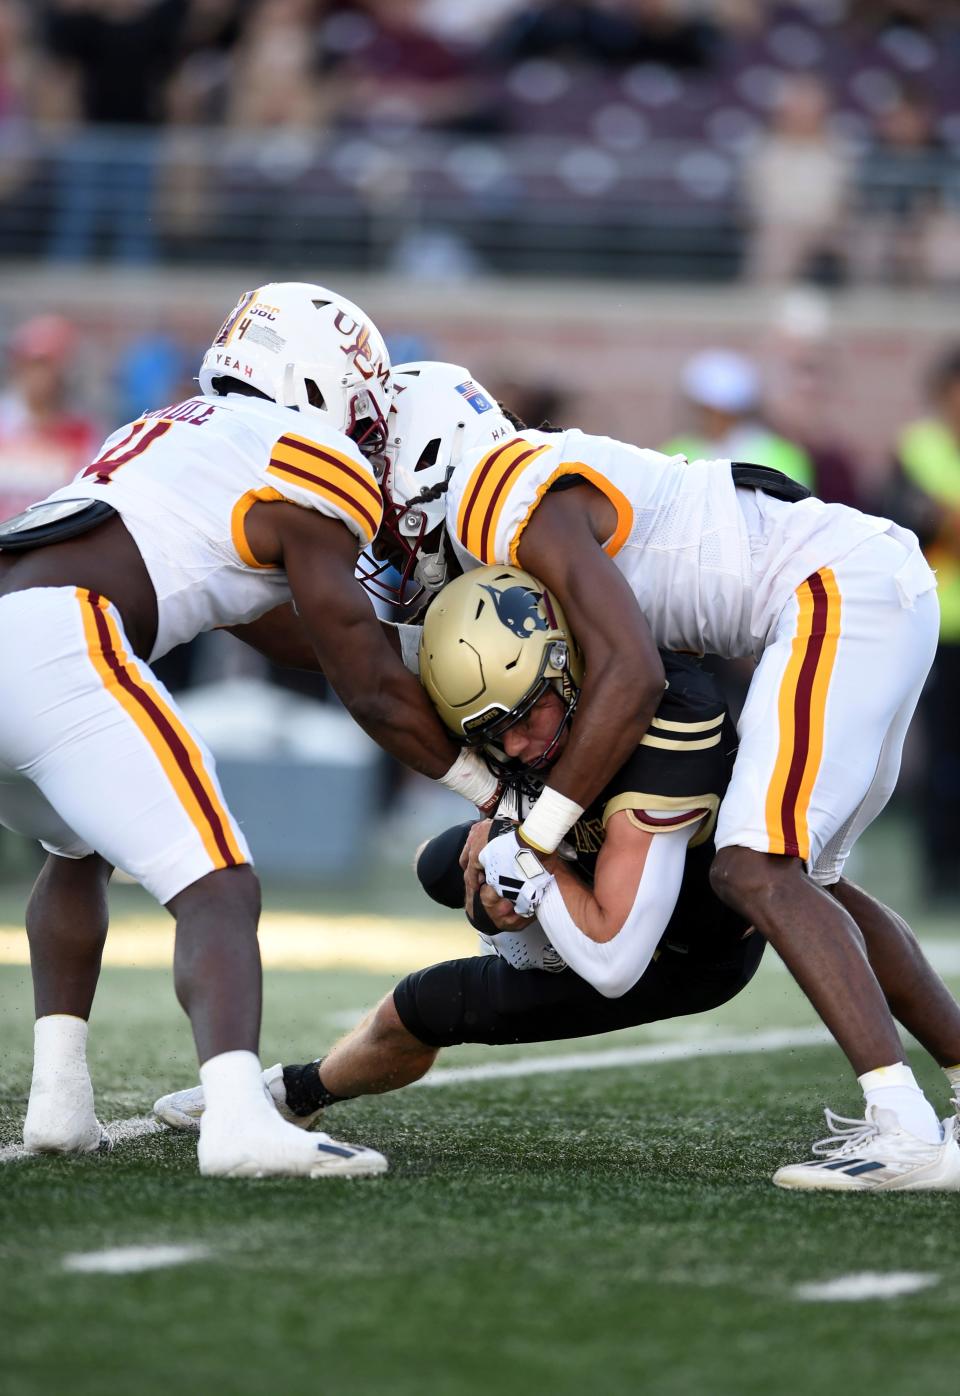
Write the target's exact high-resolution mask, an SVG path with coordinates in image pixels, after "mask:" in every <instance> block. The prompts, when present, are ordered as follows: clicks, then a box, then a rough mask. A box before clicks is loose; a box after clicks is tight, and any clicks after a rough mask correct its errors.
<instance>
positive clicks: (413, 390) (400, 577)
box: [359, 361, 516, 610]
mask: <svg viewBox="0 0 960 1396" xmlns="http://www.w3.org/2000/svg"><path fill="white" fill-rule="evenodd" d="M393 372H394V383H395V384H396V397H395V398H394V401H393V408H392V410H391V413H390V420H389V432H388V440H387V451H386V456H387V464H386V470H385V472H384V476H383V479H382V480H381V482H380V483H381V487H382V489H383V495H384V502H385V506H386V507H385V512H384V516H383V523H382V524H381V526H380V533H379V535H378V538H377V541H376V543H375V544H374V546H373V549H372V552H369V553H367V554H366V555H365V556H364V557H362V559H361V566H360V569H359V574H360V576H361V578H362V580H363V584H364V586H365V587H366V589H367V591H369V592H370V593H371V595H373V596H375V597H377V598H378V599H380V600H385V601H391V602H394V603H401V602H402V603H403V604H404V605H405V606H407V607H410V608H412V609H414V610H416V609H417V608H418V606H419V607H421V608H422V606H423V605H424V604H425V603H426V602H427V601H428V600H429V599H430V596H431V595H432V594H433V593H434V592H436V591H439V590H440V588H441V587H442V586H443V584H444V582H445V581H446V580H447V574H448V570H449V562H448V551H447V550H448V546H449V545H448V542H447V538H446V530H445V528H444V519H445V515H446V490H447V484H448V482H449V480H450V476H451V475H452V474H453V471H454V469H455V468H456V466H457V465H458V464H459V463H460V461H461V460H462V458H463V457H464V456H466V455H469V454H472V453H473V452H475V451H478V450H482V449H483V448H484V447H493V446H495V445H496V444H497V442H498V441H507V440H509V439H510V437H511V436H515V435H516V431H515V429H514V427H513V426H512V424H511V423H510V421H509V420H508V419H507V418H506V417H505V416H504V415H503V413H502V412H501V410H500V408H499V407H498V405H497V403H496V401H495V399H494V398H493V397H492V396H491V395H490V393H488V392H487V391H486V390H485V389H484V388H483V387H482V386H481V385H480V384H479V383H477V382H475V380H474V379H472V378H471V377H470V373H469V371H468V370H467V369H465V368H462V367H461V366H460V365H459V364H445V363H433V362H429V361H425V362H422V363H408V364H398V365H397V367H396V368H395V369H394V371H393Z"/></svg>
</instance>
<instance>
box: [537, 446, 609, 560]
mask: <svg viewBox="0 0 960 1396" xmlns="http://www.w3.org/2000/svg"><path fill="white" fill-rule="evenodd" d="M564 475H580V476H582V477H583V479H584V480H587V481H589V483H590V484H591V485H593V486H594V488H595V489H598V490H599V491H600V493H601V494H605V495H606V496H607V498H608V499H609V501H610V503H611V504H612V505H613V507H614V509H615V510H616V513H617V525H616V528H615V529H614V531H613V533H612V534H611V535H610V537H609V538H608V539H607V541H606V543H605V544H604V545H603V550H604V552H605V553H608V554H609V555H610V557H616V555H617V553H618V552H619V551H620V549H621V548H622V547H623V545H624V543H625V542H626V541H627V539H628V538H629V537H630V530H631V529H632V528H633V506H632V505H631V503H630V501H629V499H628V498H627V496H626V495H625V494H624V493H623V491H622V490H618V489H617V487H616V485H615V484H614V483H613V481H612V480H608V479H607V477H606V475H601V474H600V471H599V470H594V469H593V467H592V466H590V465H587V464H586V463H585V462H584V461H582V460H567V461H562V462H561V463H560V465H558V466H557V468H556V470H555V471H554V472H553V474H552V475H551V476H550V477H549V479H546V480H544V482H543V484H542V485H541V486H540V488H539V489H538V490H537V493H536V496H535V497H534V500H533V502H532V503H531V505H530V507H529V509H528V510H527V512H526V514H524V516H523V518H522V519H521V520H520V523H519V525H518V526H517V531H516V533H515V534H514V535H513V538H512V539H511V541H510V561H511V562H512V563H513V565H514V567H519V565H520V562H519V558H518V554H519V552H520V538H521V536H522V534H523V530H524V529H525V528H526V526H527V524H528V523H529V522H530V519H531V517H532V516H533V511H534V509H536V507H537V505H538V504H539V503H540V501H541V499H542V498H543V496H544V495H545V494H546V493H547V491H548V490H550V489H551V488H552V486H553V485H555V484H556V482H557V480H560V479H562V478H563V476H564Z"/></svg>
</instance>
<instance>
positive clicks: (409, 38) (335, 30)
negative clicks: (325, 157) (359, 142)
mask: <svg viewBox="0 0 960 1396" xmlns="http://www.w3.org/2000/svg"><path fill="white" fill-rule="evenodd" d="M348 19H349V20H352V23H348V22H347V21H348ZM322 35H323V38H324V42H325V44H326V46H327V49H328V54H329V55H330V56H333V55H335V54H336V53H337V52H338V51H339V53H340V54H341V58H342V64H343V67H342V71H343V73H344V75H345V77H346V79H347V82H348V91H347V94H346V97H345V100H344V102H343V104H342V110H341V120H342V122H343V123H344V124H346V125H363V126H373V127H377V126H381V127H389V128H391V129H392V131H393V133H394V134H396V133H397V132H403V131H404V130H407V129H409V128H411V127H418V126H428V127H435V128H437V129H439V130H447V131H459V132H469V133H487V132H489V131H494V130H497V129H499V125H500V118H499V114H498V113H497V111H496V110H495V108H494V107H493V106H492V104H491V102H490V100H489V99H488V97H487V95H486V85H485V83H484V82H483V81H482V79H481V72H480V67H481V65H480V64H479V61H478V58H477V55H476V52H475V50H474V48H473V47H472V46H471V45H470V44H468V43H464V42H463V41H459V42H457V41H455V40H453V39H449V38H447V37H446V36H445V34H444V33H443V32H442V30H441V29H440V28H438V27H436V26H434V25H432V24H431V23H430V15H429V13H428V11H427V10H426V7H425V6H424V5H423V3H422V0H354V3H352V4H351V5H350V6H349V7H348V8H347V10H346V12H345V14H343V15H340V14H338V13H334V14H333V16H332V17H331V18H330V20H328V21H327V23H326V24H325V25H324V26H323V29H322Z"/></svg>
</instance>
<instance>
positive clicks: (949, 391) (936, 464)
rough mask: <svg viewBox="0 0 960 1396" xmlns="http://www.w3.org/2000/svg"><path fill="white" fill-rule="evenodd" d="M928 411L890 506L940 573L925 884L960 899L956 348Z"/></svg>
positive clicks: (900, 462) (907, 439)
mask: <svg viewBox="0 0 960 1396" xmlns="http://www.w3.org/2000/svg"><path fill="white" fill-rule="evenodd" d="M929 388H930V402H931V407H932V412H931V414H930V415H929V416H927V417H923V418H921V419H920V420H918V421H914V422H910V423H909V424H908V425H907V426H906V427H904V429H903V431H902V432H901V433H900V438H899V440H898V442H897V446H896V465H895V473H894V476H893V479H892V482H891V486H890V497H889V499H888V500H887V501H885V503H886V505H887V510H888V512H889V513H891V514H892V515H893V516H894V517H895V518H898V519H899V520H900V522H901V523H905V524H907V525H908V526H909V527H910V528H912V529H914V530H915V532H916V533H917V535H918V537H919V538H920V542H921V543H922V544H923V548H924V552H925V553H926V556H927V560H928V562H929V563H930V565H931V567H933V568H934V569H935V570H936V573H937V594H938V596H939V599H940V647H939V649H938V651H937V658H936V662H935V664H934V666H933V670H932V672H931V676H930V679H929V681H928V684H927V687H926V689H925V691H924V695H923V699H922V702H921V707H920V712H921V717H922V722H923V728H924V735H925V738H926V742H925V746H926V770H925V772H924V777H923V780H922V783H921V790H922V800H923V809H922V813H921V830H922V835H923V852H924V857H925V862H926V888H927V891H928V892H929V894H930V897H931V899H933V900H941V899H943V900H951V901H956V900H957V899H958V898H960V859H958V856H957V850H958V848H960V723H958V721H957V705H958V701H960V346H956V347H954V348H953V349H951V350H950V351H949V352H948V353H946V354H945V355H944V356H943V357H942V358H941V359H940V360H939V361H938V362H937V363H936V364H935V365H934V368H933V371H932V373H931V375H930V384H929Z"/></svg>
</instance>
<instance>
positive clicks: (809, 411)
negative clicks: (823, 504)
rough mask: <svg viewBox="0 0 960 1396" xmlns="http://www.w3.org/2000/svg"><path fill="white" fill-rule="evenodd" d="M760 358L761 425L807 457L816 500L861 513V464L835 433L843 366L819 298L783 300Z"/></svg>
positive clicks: (803, 294) (799, 295)
mask: <svg viewBox="0 0 960 1396" xmlns="http://www.w3.org/2000/svg"><path fill="white" fill-rule="evenodd" d="M762 354H763V365H764V415H765V417H766V420H767V421H768V422H769V423H770V425H771V427H772V428H773V430H774V431H776V432H778V433H779V434H781V435H782V436H785V437H787V439H788V440H790V441H793V442H795V443H796V445H797V446H799V447H801V448H802V449H803V450H804V451H806V453H807V456H808V457H809V460H810V464H811V466H812V468H813V478H814V480H815V482H816V492H817V494H818V495H819V496H820V498H821V499H824V500H826V501H827V503H828V504H848V505H851V506H852V507H853V508H863V507H865V503H866V501H865V500H864V496H863V487H862V484H861V469H862V467H861V462H860V460H859V458H858V456H857V454H856V452H855V451H854V450H853V448H852V447H851V445H850V442H849V441H848V440H847V439H846V435H845V433H844V432H843V431H842V430H841V427H840V423H841V422H842V421H843V420H844V416H845V412H844V408H845V406H846V404H845V403H844V402H843V400H842V397H841V394H842V391H843V386H844V374H843V369H844V363H843V357H842V354H841V352H840V349H839V347H838V345H837V344H836V343H835V342H834V340H833V337H832V333H831V325H830V309H829V304H828V302H827V298H826V296H825V295H824V294H823V292H821V291H817V290H815V289H814V288H813V287H800V288H797V289H795V290H793V291H791V292H790V293H789V294H788V295H787V296H786V297H785V299H784V303H783V305H782V307H781V309H780V312H779V314H778V317H777V321H776V324H775V325H774V327H773V331H772V333H771V334H770V336H769V339H768V340H767V341H766V342H765V343H764V344H763V346H762Z"/></svg>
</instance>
